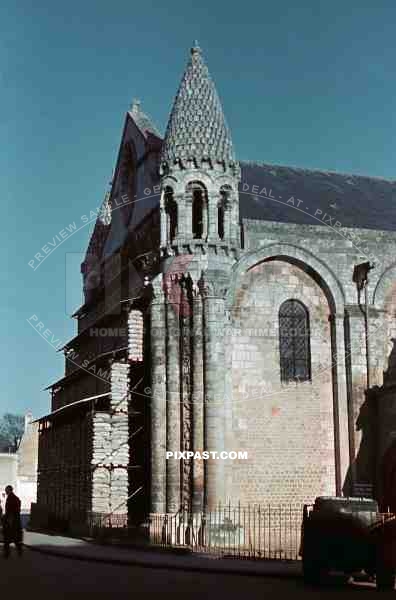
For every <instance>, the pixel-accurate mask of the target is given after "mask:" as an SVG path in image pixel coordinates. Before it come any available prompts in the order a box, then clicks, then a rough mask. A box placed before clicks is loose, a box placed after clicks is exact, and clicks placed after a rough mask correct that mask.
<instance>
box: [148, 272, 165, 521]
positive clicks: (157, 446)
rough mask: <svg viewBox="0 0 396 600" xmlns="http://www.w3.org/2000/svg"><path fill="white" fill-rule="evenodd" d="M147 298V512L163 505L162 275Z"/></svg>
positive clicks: (163, 304) (163, 354)
mask: <svg viewBox="0 0 396 600" xmlns="http://www.w3.org/2000/svg"><path fill="white" fill-rule="evenodd" d="M153 291H154V297H153V299H152V302H151V307H150V311H151V332H150V333H151V512H152V513H164V512H165V509H166V455H165V452H166V367H165V357H166V347H165V335H166V322H165V296H164V292H163V290H162V275H158V276H157V277H156V279H155V280H154V281H153Z"/></svg>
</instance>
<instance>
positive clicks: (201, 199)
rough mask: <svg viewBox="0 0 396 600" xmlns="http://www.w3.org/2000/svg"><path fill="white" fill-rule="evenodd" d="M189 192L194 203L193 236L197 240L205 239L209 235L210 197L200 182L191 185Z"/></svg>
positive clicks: (188, 188)
mask: <svg viewBox="0 0 396 600" xmlns="http://www.w3.org/2000/svg"><path fill="white" fill-rule="evenodd" d="M187 190H188V191H189V192H190V193H191V201H192V234H193V237H194V238H195V239H205V238H206V236H207V234H208V196H207V193H206V189H205V187H204V186H203V185H202V184H201V183H199V182H195V181H194V182H191V183H189V185H188V187H187Z"/></svg>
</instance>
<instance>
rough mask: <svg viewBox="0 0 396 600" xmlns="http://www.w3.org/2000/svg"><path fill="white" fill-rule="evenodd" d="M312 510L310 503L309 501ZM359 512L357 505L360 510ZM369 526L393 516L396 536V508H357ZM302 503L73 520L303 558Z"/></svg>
mask: <svg viewBox="0 0 396 600" xmlns="http://www.w3.org/2000/svg"><path fill="white" fill-rule="evenodd" d="M305 506H306V508H305V514H306V516H308V514H309V513H310V511H311V510H312V506H310V505H305ZM357 512H359V511H357ZM356 516H357V517H358V521H359V522H362V519H363V520H364V521H365V527H367V526H368V527H369V528H372V529H373V530H380V528H381V526H382V525H383V524H384V522H385V521H389V520H392V521H393V525H394V526H393V525H392V526H391V529H390V528H388V531H389V533H390V535H392V536H393V537H396V514H393V513H390V512H388V513H377V512H372V513H370V512H364V513H363V514H357V515H356ZM303 518H304V505H291V504H290V505H285V504H283V505H280V506H274V505H270V504H268V505H258V504H255V505H247V506H243V505H241V504H238V505H236V506H232V505H231V504H228V505H222V504H219V505H217V506H216V508H215V509H214V510H212V511H204V512H189V511H183V510H181V511H179V512H178V513H176V514H151V515H150V517H149V522H148V523H146V525H145V526H144V525H143V526H142V525H140V526H137V525H136V524H133V523H132V522H131V516H130V515H128V514H127V513H110V514H109V513H99V512H84V513H82V512H81V513H80V514H77V513H73V518H70V521H69V524H70V525H72V524H74V526H75V527H76V529H77V528H78V527H77V526H81V527H82V529H83V530H84V531H85V532H86V533H87V534H88V535H90V536H92V537H94V538H102V539H114V540H117V539H118V540H121V539H122V540H124V541H126V542H128V543H130V542H133V543H137V542H138V543H139V544H141V543H142V544H150V545H152V546H154V547H155V546H161V547H173V548H175V547H178V548H184V549H187V550H189V551H192V552H196V553H202V554H210V555H214V556H219V557H235V558H250V559H278V560H279V559H281V560H298V559H300V547H301V536H302V525H303Z"/></svg>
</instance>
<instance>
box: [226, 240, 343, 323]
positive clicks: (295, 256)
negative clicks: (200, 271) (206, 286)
mask: <svg viewBox="0 0 396 600" xmlns="http://www.w3.org/2000/svg"><path fill="white" fill-rule="evenodd" d="M271 260H284V261H285V262H289V263H291V264H294V265H296V266H298V267H300V268H301V269H303V270H304V271H305V272H306V273H308V274H309V275H311V277H312V278H313V279H314V280H315V281H316V282H317V283H318V285H320V287H321V288H322V289H323V291H324V293H325V294H326V297H327V299H328V302H329V306H330V310H331V313H332V314H333V315H334V314H338V315H343V314H344V306H345V294H344V291H343V289H342V286H341V283H340V282H339V280H338V278H337V277H336V276H335V274H334V273H333V271H332V270H331V269H330V268H329V267H328V266H327V265H326V264H325V263H324V262H322V261H321V260H319V259H318V258H316V256H315V255H314V254H312V253H311V252H309V251H307V250H305V249H304V248H301V247H300V246H295V245H293V244H282V243H273V244H268V245H267V246H264V247H262V248H260V249H259V250H254V251H252V252H248V253H246V254H244V255H243V256H242V258H241V259H240V260H239V261H238V262H237V263H236V264H235V265H234V268H233V273H232V281H231V285H230V288H229V290H228V293H227V297H226V303H227V308H228V309H231V308H232V306H233V305H234V300H235V293H236V289H237V287H238V286H239V284H240V281H241V278H242V277H243V276H244V274H245V273H246V272H248V271H249V270H250V269H252V268H253V267H255V266H256V265H258V264H260V263H262V262H268V261H271Z"/></svg>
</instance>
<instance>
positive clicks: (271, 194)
mask: <svg viewBox="0 0 396 600" xmlns="http://www.w3.org/2000/svg"><path fill="white" fill-rule="evenodd" d="M267 117H268V116H267ZM267 117H266V116H265V115H263V119H265V118H267ZM241 126H243V123H241ZM262 151H263V155H264V156H265V158H266V159H267V158H268V159H270V155H271V150H270V148H268V147H265V146H263V149H262ZM395 251H396V182H395V181H390V180H386V179H381V178H374V177H366V176H361V175H345V174H339V173H334V172H327V171H315V170H308V169H301V168H293V167H285V166H277V165H271V164H267V163H255V162H243V161H239V160H238V158H237V156H236V154H235V152H234V147H233V143H232V139H231V133H230V130H229V128H228V126H227V123H226V120H225V117H224V114H223V108H222V105H221V103H220V100H219V97H218V94H217V91H216V88H215V85H214V83H213V80H212V79H211V77H210V75H209V72H208V69H207V66H206V64H205V62H204V59H203V56H202V52H201V50H200V48H199V47H198V46H195V47H193V48H192V49H191V56H190V58H189V61H188V64H187V66H186V69H185V72H184V75H183V77H182V80H181V83H180V87H179V89H178V92H177V94H176V98H175V100H174V103H173V108H172V110H171V113H170V117H169V122H168V125H167V128H166V132H165V135H164V136H163V137H162V136H161V135H160V133H159V132H158V130H157V129H156V127H155V126H154V124H153V123H152V121H151V120H150V118H149V117H148V116H147V115H146V114H145V113H144V112H143V110H142V107H141V106H140V103H139V102H134V104H133V106H132V107H131V109H130V111H128V112H127V114H126V118H125V124H124V129H123V132H122V138H121V143H120V148H119V154H118V159H117V163H116V168H115V171H114V175H113V179H112V182H111V186H110V189H109V191H108V192H107V194H106V196H105V200H104V202H103V205H102V207H101V210H100V212H99V213H98V215H97V218H96V223H95V226H94V230H93V233H92V236H91V239H90V242H89V246H88V249H87V252H86V257H85V260H84V262H83V264H82V266H81V271H82V276H83V285H84V294H85V302H84V304H83V306H81V308H79V310H78V311H77V312H76V313H75V314H74V315H73V316H74V318H75V319H76V321H77V333H76V336H75V337H74V338H73V339H72V340H71V341H70V342H69V343H68V344H67V346H66V347H65V348H64V352H65V362H66V367H65V375H64V377H62V379H60V380H59V381H57V382H56V383H55V384H54V385H52V386H51V394H52V409H51V410H52V411H51V413H50V414H48V415H46V416H45V417H42V418H41V419H40V440H39V479H38V500H37V505H36V507H35V509H36V511H37V514H39V513H40V514H41V515H47V518H53V519H62V518H64V519H67V518H71V519H75V520H76V521H78V520H79V519H80V520H81V521H83V520H84V518H85V516H86V515H87V514H88V513H91V512H94V513H105V514H109V513H112V514H115V515H117V514H118V515H122V514H126V513H129V518H130V519H131V520H132V521H133V522H139V521H142V519H145V518H146V517H147V516H148V515H149V514H150V513H151V514H153V513H154V514H164V513H176V512H177V511H179V510H180V509H181V508H182V509H186V510H191V511H194V512H199V511H202V510H203V509H205V510H213V509H214V508H215V506H216V504H217V503H218V502H231V504H236V503H238V502H240V503H241V504H242V505H247V504H254V503H265V504H268V503H269V504H271V503H273V504H276V505H279V504H288V505H289V504H291V505H294V506H300V504H301V503H303V502H307V501H308V502H309V501H312V500H313V499H314V498H315V496H317V495H335V494H338V495H340V494H344V495H347V494H349V495H351V494H362V493H365V494H372V493H373V494H378V493H379V492H378V490H379V489H380V487H381V483H380V482H378V481H377V479H378V477H377V474H378V473H379V465H380V462H381V458H382V455H383V454H384V452H385V451H386V449H387V448H388V447H389V446H390V445H391V443H392V441H393V439H394V437H395V435H394V430H395V431H396V427H394V428H393V420H392V419H393V418H394V416H393V417H392V410H391V409H389V410H388V412H386V411H385V412H384V410H383V407H384V406H385V405H384V404H383V405H381V401H382V400H383V399H384V400H383V402H388V404H386V406H391V404H392V402H393V400H392V398H393V392H392V390H393V388H392V385H393V386H394V383H392V381H396V377H395V378H394V379H392V377H393V376H391V373H390V366H389V364H388V363H389V356H390V355H391V351H392V340H393V337H394V336H395V337H396V332H395V329H396V321H395V309H396V261H395ZM366 262H370V263H375V268H374V269H372V270H370V273H369V283H368V285H367V288H366V289H361V290H360V291H359V292H358V289H357V286H356V282H354V281H353V274H354V268H355V266H356V265H358V264H361V263H366ZM365 292H367V299H368V315H367V316H368V319H367V327H368V347H369V350H370V353H369V361H368V362H369V377H370V388H371V391H370V392H369V393H366V386H367V360H366V358H367V357H366V328H365V325H366V321H365V316H364V310H365V308H364V293H365ZM384 374H385V375H384ZM387 382H388V383H387ZM388 384H389V385H388ZM386 386H388V387H386ZM389 386H390V387H389ZM385 388H386V389H385ZM389 398H390V400H389ZM389 403H390V404H389ZM380 405H381V406H382V408H381V409H380V410H379V409H378V407H379V406H380ZM381 411H382V412H381ZM394 414H395V413H394V411H393V415H394ZM381 415H382V416H381ZM384 415H385V416H384ZM384 423H386V427H385V425H384ZM384 431H385V433H383V432H384ZM384 436H385V437H384ZM167 451H168V452H179V451H180V452H189V453H190V454H188V455H185V457H187V456H188V458H184V459H182V460H177V459H174V458H168V459H167V456H166V452H167ZM203 451H210V452H218V453H220V452H223V451H225V452H236V453H238V452H245V453H247V458H246V457H245V458H244V457H243V456H241V455H239V457H238V454H237V457H236V458H235V459H231V458H227V459H226V460H222V459H219V458H213V456H211V457H210V458H209V459H208V460H207V459H205V458H204V457H203V456H202V454H201V457H200V458H199V456H200V454H199V453H202V452H203ZM192 452H194V453H196V454H195V458H191V453H192ZM48 515H49V516H48Z"/></svg>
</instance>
